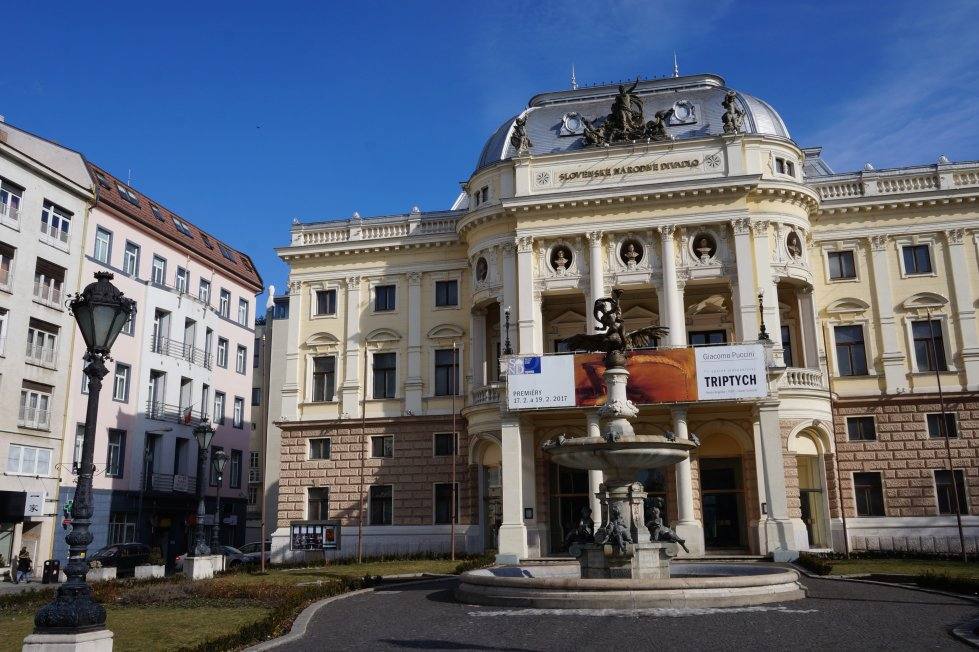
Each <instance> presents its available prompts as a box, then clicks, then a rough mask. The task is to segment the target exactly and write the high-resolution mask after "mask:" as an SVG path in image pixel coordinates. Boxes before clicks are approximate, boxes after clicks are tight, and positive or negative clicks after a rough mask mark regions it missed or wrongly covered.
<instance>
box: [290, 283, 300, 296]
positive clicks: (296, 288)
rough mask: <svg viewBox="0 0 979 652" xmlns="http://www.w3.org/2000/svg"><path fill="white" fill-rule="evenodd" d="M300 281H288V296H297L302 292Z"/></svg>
mask: <svg viewBox="0 0 979 652" xmlns="http://www.w3.org/2000/svg"><path fill="white" fill-rule="evenodd" d="M302 288H303V284H302V282H301V281H289V294H299V293H300V292H301V291H302Z"/></svg>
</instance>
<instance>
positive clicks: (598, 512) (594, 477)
mask: <svg viewBox="0 0 979 652" xmlns="http://www.w3.org/2000/svg"><path fill="white" fill-rule="evenodd" d="M585 419H586V426H585V427H586V430H585V433H586V434H587V435H588V436H589V437H601V436H602V431H601V426H600V424H599V423H598V412H597V411H596V410H589V411H588V412H587V413H585ZM604 481H605V478H604V477H603V474H602V472H601V470H594V469H593V470H590V471H588V506H589V507H590V508H591V519H592V521H594V522H595V529H598V528H599V527H601V526H602V501H600V500H599V499H598V491H599V487H600V486H601V484H602V483H603V482H604Z"/></svg>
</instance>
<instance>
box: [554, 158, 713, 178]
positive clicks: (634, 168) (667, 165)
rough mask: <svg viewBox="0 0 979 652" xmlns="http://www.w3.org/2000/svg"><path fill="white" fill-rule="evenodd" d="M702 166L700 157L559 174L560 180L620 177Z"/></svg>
mask: <svg viewBox="0 0 979 652" xmlns="http://www.w3.org/2000/svg"><path fill="white" fill-rule="evenodd" d="M699 166H700V159H697V158H691V159H685V160H681V161H662V162H658V163H644V164H642V165H623V166H619V167H607V168H599V169H597V170H575V171H573V172H562V173H561V174H559V175H558V177H557V178H558V181H560V182H562V183H564V182H566V181H577V180H579V179H596V178H602V177H619V176H626V175H629V174H643V173H646V172H663V171H667V170H683V169H693V168H697V167H699Z"/></svg>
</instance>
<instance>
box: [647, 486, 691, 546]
mask: <svg viewBox="0 0 979 652" xmlns="http://www.w3.org/2000/svg"><path fill="white" fill-rule="evenodd" d="M650 502H651V504H652V509H650V510H649V513H650V518H649V521H648V522H647V523H646V528H647V529H649V540H650V541H666V542H669V543H677V544H680V547H681V548H683V549H684V550H685V551H686V552H688V553H689V552H690V550H689V549H688V548H687V546H686V543H687V542H686V540H685V539H681V538H680V537H679V536H677V533H676V532H674V531H673V529H672V528H670V527H668V526H667V525H666V523H664V522H663V499H662V498H659V497H656V498H653V499H652V501H650Z"/></svg>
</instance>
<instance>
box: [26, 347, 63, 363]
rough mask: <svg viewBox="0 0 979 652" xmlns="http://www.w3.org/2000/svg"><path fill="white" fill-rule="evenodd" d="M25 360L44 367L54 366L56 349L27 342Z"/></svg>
mask: <svg viewBox="0 0 979 652" xmlns="http://www.w3.org/2000/svg"><path fill="white" fill-rule="evenodd" d="M27 361H28V362H33V363H35V364H39V365H43V366H45V367H54V366H55V365H56V364H57V362H58V350H57V349H55V348H53V347H46V346H41V345H40V344H30V343H28V345H27Z"/></svg>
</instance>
